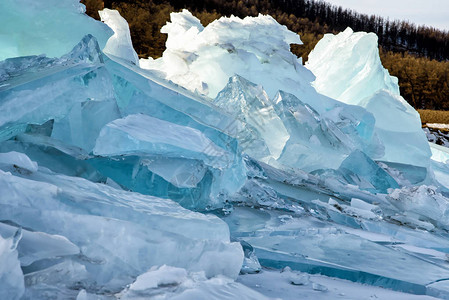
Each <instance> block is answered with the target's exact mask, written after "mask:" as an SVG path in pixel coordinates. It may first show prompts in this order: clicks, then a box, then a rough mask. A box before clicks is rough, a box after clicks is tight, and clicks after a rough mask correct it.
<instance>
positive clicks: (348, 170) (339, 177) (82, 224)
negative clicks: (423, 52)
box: [0, 0, 449, 299]
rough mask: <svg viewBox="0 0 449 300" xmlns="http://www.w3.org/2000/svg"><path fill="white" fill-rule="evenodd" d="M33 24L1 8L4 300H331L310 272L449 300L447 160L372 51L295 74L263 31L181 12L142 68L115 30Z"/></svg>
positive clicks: (270, 23)
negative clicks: (302, 299)
mask: <svg viewBox="0 0 449 300" xmlns="http://www.w3.org/2000/svg"><path fill="white" fill-rule="evenodd" d="M42 5H44V4H42V3H38V2H37V3H36V2H34V1H26V0H20V1H12V0H7V1H3V2H2V3H1V4H0V8H2V9H1V10H0V23H1V24H2V25H3V26H2V28H3V29H0V59H1V60H2V61H0V298H2V299H3V298H5V299H46V298H60V299H62V298H64V299H66V298H72V299H117V298H119V299H142V298H151V297H157V298H158V299H236V298H241V299H265V298H268V297H267V296H268V294H266V295H265V292H266V293H269V291H270V290H272V289H274V288H275V286H276V285H277V283H276V282H273V281H271V282H269V281H265V282H264V285H268V287H267V288H266V289H263V288H262V289H258V290H254V289H251V288H250V287H249V283H248V282H250V281H251V279H250V278H259V279H260V280H262V279H263V278H264V276H265V275H264V274H268V275H267V276H277V278H279V280H285V278H287V279H286V280H288V281H286V282H287V284H288V285H289V288H288V289H287V290H289V291H292V293H293V292H294V293H296V291H297V290H296V289H299V288H300V287H299V286H301V287H302V288H305V289H307V287H309V286H310V291H312V292H313V293H329V294H328V295H329V297H333V296H337V295H336V294H332V293H333V292H332V291H331V290H330V289H328V288H327V287H326V286H324V285H323V284H319V283H317V282H314V280H317V278H319V277H309V275H306V274H302V273H301V272H308V273H311V274H322V275H327V276H330V277H333V278H335V279H338V280H340V279H347V280H351V281H353V282H358V283H365V284H369V285H373V286H382V287H386V288H389V289H393V290H396V291H402V292H407V293H412V294H418V295H423V294H426V295H432V296H437V297H442V298H449V282H448V280H447V278H449V268H448V267H447V255H449V234H448V230H449V222H448V218H449V198H447V196H448V195H449V184H448V182H449V180H448V178H449V167H448V166H447V165H446V164H445V159H444V158H445V157H447V154H446V153H445V152H444V151H445V150H444V149H439V148H432V151H433V156H432V158H433V159H431V153H430V149H429V146H428V144H427V141H426V138H425V135H424V133H423V132H422V131H421V129H420V126H419V125H420V122H419V117H418V115H417V113H416V111H414V110H413V108H412V107H410V106H409V105H408V104H407V103H406V102H405V100H404V99H403V98H402V97H401V96H400V95H399V89H398V85H397V80H396V79H395V78H393V77H391V76H389V74H388V72H387V71H386V70H385V69H384V68H383V67H382V65H381V63H380V59H379V55H378V49H377V40H376V37H375V36H374V35H373V34H366V33H353V32H352V31H351V30H350V29H348V30H346V31H345V32H343V33H341V34H339V35H336V36H334V35H326V36H325V37H324V38H323V40H322V41H320V42H319V43H318V45H317V47H316V48H315V50H314V51H313V52H312V54H311V55H310V59H309V61H308V63H307V65H306V67H304V66H303V65H302V63H301V60H300V59H298V58H297V57H296V56H295V55H293V54H292V53H291V52H290V51H289V44H291V43H300V39H299V36H298V35H296V34H294V33H292V32H290V31H289V30H288V29H287V28H286V27H284V26H281V25H279V24H278V23H277V22H276V21H275V20H274V19H273V18H271V17H269V16H262V15H260V16H258V17H248V18H245V19H240V18H237V17H231V18H221V19H219V20H216V21H214V22H212V23H211V24H210V25H208V26H207V27H204V26H203V25H202V24H201V23H200V21H199V20H198V19H197V18H195V17H194V16H193V15H192V14H191V13H189V12H188V11H186V10H184V11H182V12H179V13H172V14H171V21H170V22H169V23H167V25H165V26H164V27H163V28H162V32H163V33H167V34H168V40H167V45H166V46H167V50H166V51H165V52H164V54H163V57H162V58H159V59H152V58H149V59H141V60H140V61H139V60H138V58H137V54H136V52H135V51H134V49H133V47H132V42H131V37H130V33H129V28H128V25H127V23H126V21H125V20H124V19H123V18H122V17H121V16H120V15H119V14H118V12H116V11H113V10H108V9H105V10H103V11H100V16H101V18H102V20H103V21H104V22H105V24H106V25H107V26H106V25H105V24H103V23H101V22H98V21H95V20H93V19H90V18H88V17H87V16H86V15H84V14H83V12H84V8H83V6H82V5H81V4H79V3H78V1H71V0H64V1H51V3H45V7H46V8H48V10H41V6H42ZM49 16H51V17H49ZM33 24H38V25H36V26H34V25H33ZM5 28H6V29H5ZM2 30H3V31H2ZM5 30H6V31H5ZM31 33H32V34H31ZM30 36H33V37H34V38H30ZM38 40H39V41H40V40H45V43H40V42H38ZM266 267H270V268H274V269H275V270H279V271H268V270H267V269H265V268H266ZM284 267H288V268H285V269H284V272H283V273H282V274H281V273H279V272H280V270H281V269H282V268H284ZM260 272H261V273H260ZM239 273H240V274H241V275H239ZM254 273H259V274H258V275H255V274H254ZM276 274H278V275H276ZM252 276H254V277H252ZM315 276H316V275H315ZM236 279H237V281H234V280H236ZM256 280H257V279H256ZM337 282H342V281H337ZM290 283H291V284H290ZM342 284H343V283H342ZM345 284H346V285H347V284H348V283H345ZM259 286H260V285H259ZM369 289H370V288H369V287H367V286H364V287H363V288H362V287H361V286H354V290H357V291H359V293H363V291H367V290H369ZM326 291H327V292H326ZM360 291H362V292H360ZM284 293H287V292H286V291H285V290H284ZM323 295H325V294H323ZM275 296H277V297H287V294H283V293H282V292H281V293H280V294H276V295H275ZM358 296H360V297H359V298H361V296H363V295H362V294H360V295H357V297H358ZM408 296H409V297H412V295H407V297H408Z"/></svg>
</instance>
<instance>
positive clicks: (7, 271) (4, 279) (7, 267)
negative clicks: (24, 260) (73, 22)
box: [0, 231, 25, 299]
mask: <svg viewBox="0 0 449 300" xmlns="http://www.w3.org/2000/svg"><path fill="white" fill-rule="evenodd" d="M20 238H21V236H20V232H16V231H15V232H14V233H13V235H3V232H1V233H0V297H1V298H2V299H21V297H22V295H23V293H24V292H25V284H24V279H23V273H22V270H21V269H20V262H19V259H18V257H17V256H18V252H17V250H16V247H17V243H18V242H19V240H20Z"/></svg>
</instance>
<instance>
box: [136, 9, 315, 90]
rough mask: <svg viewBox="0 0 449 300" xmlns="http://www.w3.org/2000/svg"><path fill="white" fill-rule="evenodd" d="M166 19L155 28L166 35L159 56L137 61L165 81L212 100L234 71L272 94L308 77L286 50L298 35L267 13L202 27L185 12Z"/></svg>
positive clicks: (297, 39)
mask: <svg viewBox="0 0 449 300" xmlns="http://www.w3.org/2000/svg"><path fill="white" fill-rule="evenodd" d="M170 18H171V22H170V23H168V24H167V25H165V26H164V27H163V28H162V30H161V32H162V33H167V34H168V39H167V43H166V46H167V50H166V51H165V52H164V54H163V56H162V58H159V59H156V60H153V59H152V58H149V59H141V60H140V64H141V66H142V68H145V69H154V70H160V71H162V72H164V73H165V74H166V78H167V79H169V80H172V81H173V82H175V83H177V84H179V85H181V86H185V87H187V88H188V89H189V90H191V91H198V92H199V93H202V94H205V95H208V96H209V97H210V98H215V96H216V95H217V94H218V92H219V91H221V90H222V89H223V87H224V86H225V85H226V83H227V82H228V79H229V77H231V76H233V75H235V74H238V75H240V76H242V77H244V78H246V79H248V80H249V81H251V82H254V83H256V84H261V85H262V86H263V87H264V88H265V90H266V91H267V93H268V95H269V97H273V96H274V94H275V93H276V92H277V90H279V89H283V90H285V89H284V88H283V87H288V86H289V85H290V86H291V85H292V84H295V83H297V82H298V78H301V79H303V80H305V81H306V82H307V80H309V81H310V80H312V76H311V74H310V73H309V72H308V71H307V70H305V69H304V68H302V67H301V66H300V64H301V61H300V60H298V58H297V57H296V56H295V55H293V54H292V53H291V52H290V51H289V50H290V46H289V45H290V44H293V43H295V44H301V40H300V39H299V36H298V35H296V34H295V33H293V32H291V31H289V30H287V28H286V27H285V26H281V25H279V24H278V23H277V22H276V21H275V20H274V19H273V18H272V17H270V16H262V15H259V16H258V17H246V18H245V19H240V18H238V17H230V18H221V19H219V20H216V21H214V22H212V23H211V24H209V25H208V26H207V27H205V28H204V27H203V26H202V25H201V23H200V21H199V20H198V19H197V18H195V17H194V16H192V14H191V13H190V12H188V11H187V10H183V11H182V12H180V13H172V14H170ZM249 41H251V42H249ZM272 65H277V66H278V68H276V69H273V68H271V66H272ZM296 67H297V68H296ZM277 70H282V73H280V72H279V73H278V72H276V71H277ZM275 72H276V73H275ZM277 75H280V76H277ZM291 89H292V87H291V88H290V89H288V90H291Z"/></svg>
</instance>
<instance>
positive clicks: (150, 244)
mask: <svg viewBox="0 0 449 300" xmlns="http://www.w3.org/2000/svg"><path fill="white" fill-rule="evenodd" d="M0 188H1V190H2V191H5V193H2V196H1V197H0V201H1V204H2V207H3V209H2V211H1V216H0V218H1V219H2V220H5V221H6V220H7V221H9V222H12V223H13V224H20V225H21V226H23V227H26V228H29V229H32V230H34V231H41V232H46V233H48V234H50V235H55V234H56V235H61V236H63V237H59V238H58V237H56V236H54V237H53V236H50V235H48V234H47V235H45V234H43V233H41V234H40V235H41V236H40V237H39V234H38V233H28V232H27V233H26V234H24V237H23V239H22V240H21V241H20V243H19V245H20V247H19V248H18V251H19V258H20V257H22V258H23V264H25V265H28V264H30V263H31V262H33V261H35V262H34V263H33V264H31V265H30V266H29V267H28V269H26V276H28V277H30V276H38V277H39V278H41V279H39V282H38V283H39V284H41V283H42V284H49V285H51V284H52V282H53V281H54V279H51V280H50V278H51V276H50V274H51V272H54V271H55V270H52V268H53V267H52V265H53V264H54V262H52V260H51V259H52V258H54V257H62V262H60V263H59V267H58V268H59V269H62V270H66V272H67V274H71V275H68V277H67V278H63V279H61V280H60V281H59V282H60V283H61V284H62V283H63V284H64V287H60V290H65V289H66V288H67V287H69V286H70V285H72V284H74V283H75V282H77V281H79V280H81V281H82V282H86V283H87V282H90V281H91V280H93V279H95V281H96V282H97V285H96V286H92V285H91V284H89V285H87V286H85V288H89V289H90V290H96V291H97V292H98V291H99V290H101V289H109V290H117V289H120V288H123V287H124V286H125V285H126V284H128V283H130V280H131V279H132V278H133V276H137V275H138V274H139V272H143V271H144V270H145V268H149V267H151V266H153V265H161V264H164V263H166V264H170V265H174V266H178V267H185V268H187V269H189V270H193V271H204V272H205V275H206V276H207V277H213V276H216V275H220V274H222V275H226V276H228V277H230V278H235V277H236V276H237V274H238V273H239V271H240V267H241V264H242V260H243V253H242V250H241V247H240V245H239V244H238V243H229V231H228V228H227V226H226V225H225V224H224V223H223V222H222V221H220V220H219V219H218V218H216V217H213V216H206V215H202V214H199V213H193V212H189V211H187V210H185V209H182V208H181V207H180V206H178V205H177V204H175V203H174V202H172V201H170V200H168V199H158V198H155V197H149V196H143V195H140V194H136V193H131V192H126V191H120V190H116V189H114V188H111V187H108V186H106V185H103V184H95V183H91V182H89V181H87V180H84V179H80V178H75V177H67V176H62V175H58V174H54V173H51V172H49V171H45V170H44V171H38V172H34V173H23V172H20V171H15V172H14V174H12V173H8V172H3V171H0ZM19 207H20V209H18V208H19ZM44 207H47V209H42V208H44ZM181 220H183V221H181ZM5 228H6V227H5V225H3V226H2V227H1V229H2V230H1V231H0V232H3V231H5V232H6V231H7V229H8V228H6V229H5ZM118 228H120V230H119V231H117V230H118ZM3 229H5V230H3ZM149 236H151V239H148V237H149ZM33 239H38V240H39V241H40V242H39V243H36V242H33ZM67 239H68V240H67ZM44 241H46V243H44ZM69 241H70V242H69ZM22 242H23V244H22ZM51 244H53V246H52V247H50V249H49V246H50V245H51ZM156 245H157V246H156ZM78 249H80V251H81V257H80V255H79V254H80V251H79V250H78ZM218 257H219V258H220V259H219V260H217V258H218ZM211 260H214V261H215V263H214V264H210V261H211ZM59 261H61V259H59ZM56 262H58V260H56ZM73 268H75V269H73ZM83 270H84V271H83ZM34 274H36V275H34ZM38 274H41V275H38ZM47 276H48V278H49V279H48V280H50V281H47V279H45V278H46V277H47ZM42 278H44V279H42ZM30 280H32V279H30ZM38 283H35V282H34V283H33V284H32V286H33V287H32V289H33V290H34V292H35V293H37V294H36V295H41V294H39V293H38V290H39V289H40V287H39V284H38ZM53 283H54V282H53ZM36 289H37V290H36Z"/></svg>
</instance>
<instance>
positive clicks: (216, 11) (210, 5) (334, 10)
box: [82, 0, 449, 110]
mask: <svg viewBox="0 0 449 300" xmlns="http://www.w3.org/2000/svg"><path fill="white" fill-rule="evenodd" d="M82 2H83V3H84V4H85V5H86V12H87V14H88V15H90V16H92V17H94V18H96V19H99V16H98V13H97V11H98V10H99V9H102V8H105V7H106V8H111V9H117V10H118V11H119V12H120V14H121V15H122V16H123V17H124V18H125V19H126V20H127V21H128V23H129V26H130V30H131V36H132V40H133V44H134V48H135V49H136V51H137V53H138V54H139V56H140V57H144V58H147V57H148V56H151V57H153V58H157V57H160V56H161V55H162V52H163V51H164V49H165V40H166V36H165V35H164V34H161V33H160V29H161V27H162V26H163V25H165V23H166V22H167V21H169V18H170V16H169V15H170V13H171V12H173V11H179V10H181V9H183V8H187V9H188V10H190V11H191V12H192V13H193V14H194V15H195V16H196V17H198V18H199V19H200V20H201V22H202V23H203V25H207V24H208V23H210V22H212V21H213V20H215V19H217V18H219V17H221V16H230V15H231V14H233V15H236V16H239V17H246V16H257V15H258V14H259V13H262V14H269V15H271V16H273V17H274V18H275V19H276V20H277V21H278V22H279V23H280V24H283V25H286V26H287V27H288V28H289V29H290V30H292V31H294V32H296V33H298V34H299V35H300V36H301V40H302V41H303V43H304V44H303V45H292V52H293V53H295V54H296V55H297V56H298V57H302V58H303V61H304V62H305V61H307V57H308V54H309V53H310V51H311V50H312V49H313V48H314V46H315V45H316V43H317V42H318V41H319V39H321V37H322V36H323V35H324V34H325V33H329V32H330V33H338V32H341V31H343V30H344V29H346V27H348V26H349V27H351V28H352V29H353V30H354V31H367V32H374V33H376V34H377V35H378V37H379V51H380V57H381V60H382V63H383V65H384V67H385V68H387V69H388V70H389V72H390V74H391V75H393V76H396V77H398V78H399V86H400V89H401V94H402V96H404V98H405V99H406V100H407V101H408V102H409V103H410V104H411V105H412V106H413V107H415V108H417V109H432V110H449V32H447V31H442V30H438V29H435V28H432V27H427V26H416V25H415V24H413V23H410V22H407V21H398V20H393V21H391V20H388V19H385V18H383V17H380V16H374V15H371V16H369V15H365V14H360V13H357V12H355V11H353V10H351V9H344V8H342V7H339V6H335V5H331V4H328V3H326V2H324V1H314V0H230V1H224V0H192V1H189V2H185V1H180V0H105V1H102V0H83V1H82Z"/></svg>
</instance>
